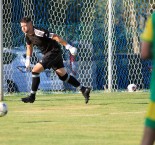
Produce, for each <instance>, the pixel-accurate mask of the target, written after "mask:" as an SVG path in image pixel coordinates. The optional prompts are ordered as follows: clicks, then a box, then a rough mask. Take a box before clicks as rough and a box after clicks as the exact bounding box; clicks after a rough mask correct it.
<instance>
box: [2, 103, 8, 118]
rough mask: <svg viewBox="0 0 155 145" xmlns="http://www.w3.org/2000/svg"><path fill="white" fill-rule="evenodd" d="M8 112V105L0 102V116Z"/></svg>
mask: <svg viewBox="0 0 155 145" xmlns="http://www.w3.org/2000/svg"><path fill="white" fill-rule="evenodd" d="M7 113H8V107H7V105H6V103H4V102H0V117H2V116H5V115H6V114H7Z"/></svg>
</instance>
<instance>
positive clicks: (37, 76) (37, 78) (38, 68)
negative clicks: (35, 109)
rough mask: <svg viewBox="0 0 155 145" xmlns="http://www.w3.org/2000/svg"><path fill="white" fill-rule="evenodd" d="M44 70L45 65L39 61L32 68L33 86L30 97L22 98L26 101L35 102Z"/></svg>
mask: <svg viewBox="0 0 155 145" xmlns="http://www.w3.org/2000/svg"><path fill="white" fill-rule="evenodd" d="M43 70H44V67H43V66H42V64H41V63H37V64H36V65H35V66H34V68H33V69H32V86H31V93H30V95H29V96H28V97H26V98H22V101H23V102H24V103H33V102H34V101H35V95H36V92H37V90H38V86H39V83H40V72H42V71H43Z"/></svg>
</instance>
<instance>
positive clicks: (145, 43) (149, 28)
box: [141, 13, 155, 145]
mask: <svg viewBox="0 0 155 145" xmlns="http://www.w3.org/2000/svg"><path fill="white" fill-rule="evenodd" d="M141 40H142V42H141V57H142V59H152V61H153V67H152V77H151V83H150V91H151V93H150V102H149V106H148V110H147V114H146V119H145V128H144V135H143V138H142V142H141V145H153V144H154V142H155V67H154V66H155V13H153V14H152V15H151V16H150V17H149V18H148V20H147V22H146V26H145V29H144V32H143V33H142V35H141Z"/></svg>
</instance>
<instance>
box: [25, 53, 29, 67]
mask: <svg viewBox="0 0 155 145" xmlns="http://www.w3.org/2000/svg"><path fill="white" fill-rule="evenodd" d="M25 66H26V68H27V69H30V56H26V61H25Z"/></svg>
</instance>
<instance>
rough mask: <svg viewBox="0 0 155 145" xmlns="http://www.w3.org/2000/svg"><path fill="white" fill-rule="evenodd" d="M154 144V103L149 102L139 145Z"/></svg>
mask: <svg viewBox="0 0 155 145" xmlns="http://www.w3.org/2000/svg"><path fill="white" fill-rule="evenodd" d="M152 100H153V99H152ZM154 142H155V101H150V103H149V106H148V110H147V114H146V120H145V129H144V135H143V139H142V143H141V145H153V143H154Z"/></svg>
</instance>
